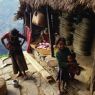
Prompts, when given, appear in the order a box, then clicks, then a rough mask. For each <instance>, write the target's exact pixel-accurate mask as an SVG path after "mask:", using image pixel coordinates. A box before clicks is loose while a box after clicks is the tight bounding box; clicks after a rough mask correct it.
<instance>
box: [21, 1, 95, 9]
mask: <svg viewBox="0 0 95 95" xmlns="http://www.w3.org/2000/svg"><path fill="white" fill-rule="evenodd" d="M20 2H26V3H27V4H29V5H30V6H31V7H32V8H39V7H41V6H46V5H49V6H50V7H52V8H53V9H54V10H60V11H64V10H65V11H71V10H73V9H74V8H75V7H76V6H77V5H83V6H84V5H85V7H88V8H91V9H92V10H93V11H95V0H20Z"/></svg>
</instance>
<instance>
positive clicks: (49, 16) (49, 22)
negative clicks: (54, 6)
mask: <svg viewBox="0 0 95 95" xmlns="http://www.w3.org/2000/svg"><path fill="white" fill-rule="evenodd" d="M46 12H47V22H48V32H49V41H50V45H51V46H50V50H51V56H52V57H54V48H53V40H52V39H53V38H52V35H53V33H52V24H51V23H52V22H51V13H50V14H49V12H50V9H49V7H48V6H47V7H46Z"/></svg>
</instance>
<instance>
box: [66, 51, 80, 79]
mask: <svg viewBox="0 0 95 95" xmlns="http://www.w3.org/2000/svg"><path fill="white" fill-rule="evenodd" d="M75 57H76V56H75V53H71V54H70V55H68V57H67V58H68V59H67V60H68V69H69V75H70V79H71V80H73V79H74V77H75V74H78V73H79V72H80V71H79V67H78V63H77V60H76V58H75Z"/></svg>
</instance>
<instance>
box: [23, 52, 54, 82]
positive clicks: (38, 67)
mask: <svg viewBox="0 0 95 95" xmlns="http://www.w3.org/2000/svg"><path fill="white" fill-rule="evenodd" d="M24 55H25V57H26V59H27V60H28V61H29V62H30V63H31V64H32V66H33V67H34V68H35V69H36V70H37V71H38V72H39V73H40V74H41V75H42V77H43V78H44V79H45V80H46V81H48V82H51V81H54V79H53V77H52V76H51V75H50V74H49V73H48V72H47V71H46V70H45V69H44V68H43V67H42V66H41V65H40V64H39V63H38V62H37V61H36V60H35V59H34V58H33V57H32V56H31V55H30V54H28V53H27V52H26V51H24Z"/></svg>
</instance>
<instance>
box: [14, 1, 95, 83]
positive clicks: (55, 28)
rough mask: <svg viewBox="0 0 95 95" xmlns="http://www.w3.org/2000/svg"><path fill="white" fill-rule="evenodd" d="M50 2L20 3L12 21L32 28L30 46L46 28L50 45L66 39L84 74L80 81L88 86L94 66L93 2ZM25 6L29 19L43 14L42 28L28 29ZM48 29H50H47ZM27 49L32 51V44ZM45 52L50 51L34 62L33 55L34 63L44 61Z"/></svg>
mask: <svg viewBox="0 0 95 95" xmlns="http://www.w3.org/2000/svg"><path fill="white" fill-rule="evenodd" d="M22 1H24V0H22ZM50 1H51V0H48V1H47V0H45V1H44V2H39V3H38V2H35V0H32V1H29V0H27V1H26V2H25V1H24V2H21V6H20V8H19V11H18V12H17V15H16V18H17V19H19V18H21V19H24V24H25V25H28V26H29V27H30V26H32V33H33V34H32V37H33V41H34V42H35V41H36V40H37V39H38V38H40V34H41V31H43V30H44V29H45V28H48V31H52V32H51V33H50V35H52V36H51V37H50V39H52V38H53V39H52V43H51V44H53V45H54V44H55V41H56V39H57V37H59V36H62V37H64V38H65V39H66V44H67V46H68V47H69V48H71V49H73V50H74V52H75V53H76V54H77V61H78V63H79V64H80V65H82V66H83V68H84V71H83V72H82V73H81V76H82V77H81V79H80V80H81V81H84V82H85V83H88V84H89V80H90V78H91V74H92V67H93V64H92V63H95V62H93V59H94V57H95V55H94V52H95V13H94V9H95V3H94V0H91V2H89V0H87V1H86V0H68V2H67V3H66V2H65V1H64V2H65V3H63V1H62V0H59V1H58V2H56V1H55V0H53V2H50ZM29 2H30V4H29ZM31 2H32V3H31ZM34 2H35V3H34ZM60 2H61V3H60ZM59 3H60V4H59ZM47 5H49V6H48V8H49V12H48V13H49V18H50V20H49V23H48V20H47V18H48V17H47V11H46V8H47ZM27 6H28V8H29V10H27V12H28V13H29V12H31V14H32V15H31V16H32V17H31V18H32V19H33V15H34V13H35V12H36V13H35V15H37V13H38V12H41V13H43V14H44V16H45V20H46V21H45V23H44V24H43V25H42V26H41V25H37V24H34V23H32V24H31V25H30V22H32V20H31V19H30V16H29V14H25V10H26V8H27ZM48 25H50V26H49V27H48ZM37 42H38V40H37ZM31 46H32V47H33V44H31ZM42 51H44V50H40V52H42ZM93 51H94V52H93ZM49 52H50V50H48V49H47V51H45V53H44V57H43V58H42V57H40V58H38V56H39V53H37V52H35V51H34V55H38V56H36V59H37V60H39V61H40V60H42V61H43V60H44V59H45V57H46V56H47V55H49V54H50V53H49ZM41 55H42V54H41ZM76 78H77V77H76Z"/></svg>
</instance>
